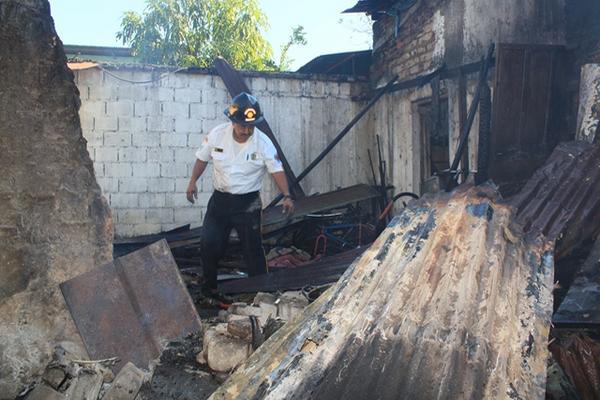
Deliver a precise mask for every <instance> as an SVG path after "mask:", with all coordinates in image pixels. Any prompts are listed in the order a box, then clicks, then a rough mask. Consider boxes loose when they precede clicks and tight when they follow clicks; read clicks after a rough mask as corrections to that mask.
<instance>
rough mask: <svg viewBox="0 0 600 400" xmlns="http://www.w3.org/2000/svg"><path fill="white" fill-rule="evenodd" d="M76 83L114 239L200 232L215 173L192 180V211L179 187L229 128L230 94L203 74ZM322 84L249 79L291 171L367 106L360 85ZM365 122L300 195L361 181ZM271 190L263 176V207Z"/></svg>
mask: <svg viewBox="0 0 600 400" xmlns="http://www.w3.org/2000/svg"><path fill="white" fill-rule="evenodd" d="M75 79H76V83H77V85H78V87H79V90H80V95H81V103H82V104H81V109H80V112H79V114H80V118H81V124H82V128H83V134H84V136H85V138H86V139H87V141H88V151H89V153H90V156H91V158H92V160H93V161H94V169H95V173H96V178H97V180H98V183H99V184H100V186H101V188H102V190H103V193H104V195H105V196H106V197H107V198H108V200H109V203H110V206H111V208H112V210H113V216H114V222H115V233H116V235H118V236H132V235H139V234H149V233H156V232H159V231H161V230H168V229H172V228H174V227H177V226H181V225H184V224H187V223H191V224H192V226H197V225H200V224H201V222H202V218H203V214H204V211H205V207H206V204H207V202H208V199H209V197H210V194H211V193H212V181H211V170H212V169H211V168H209V169H208V170H207V172H206V173H205V175H204V176H203V178H201V180H200V181H199V185H198V189H199V192H200V193H199V199H198V201H197V203H196V204H195V205H191V204H189V203H188V202H187V200H186V198H185V190H186V187H187V184H188V182H189V177H190V175H191V169H192V166H193V164H194V161H195V157H194V153H195V152H196V149H197V148H198V146H200V143H201V141H202V138H203V135H206V134H207V133H208V132H209V131H210V130H211V129H212V128H213V127H214V126H216V125H218V124H220V123H223V122H226V121H227V119H226V117H225V116H224V115H223V110H224V109H225V107H226V106H227V104H228V103H229V102H230V97H229V94H228V92H227V90H226V88H225V86H224V84H223V83H222V80H221V78H220V77H218V76H214V75H212V74H210V73H209V72H206V71H204V72H203V71H200V72H195V73H188V72H181V71H180V72H174V71H169V70H166V69H152V70H150V69H148V68H145V69H142V68H140V67H120V68H114V67H112V68H109V67H103V68H98V67H96V68H90V69H86V70H79V71H75ZM328 79H329V80H324V79H323V78H320V77H312V79H311V77H307V76H306V75H294V74H285V75H283V74H272V75H271V74H257V73H252V74H248V75H247V76H246V81H247V82H248V84H249V86H250V88H251V90H252V92H253V93H254V94H255V95H256V96H257V97H258V98H259V100H260V103H261V106H262V108H263V110H264V113H265V115H266V117H267V119H268V121H269V124H270V126H271V128H272V129H273V131H274V132H275V134H276V136H277V138H278V139H279V142H280V144H281V146H282V148H283V150H284V153H285V155H286V157H287V158H288V160H289V162H290V164H291V165H292V168H293V169H294V171H295V173H296V174H299V173H300V172H301V171H302V169H303V168H304V167H306V166H307V165H308V164H309V163H310V162H311V161H312V160H313V159H314V158H315V157H316V156H317V155H318V154H319V152H320V151H321V150H322V149H323V148H325V146H326V145H327V144H328V143H329V142H330V141H331V140H332V139H333V137H335V135H336V134H337V133H338V132H339V131H340V130H341V129H342V128H343V127H344V126H345V124H346V123H347V122H349V121H350V120H351V119H352V117H353V116H354V115H355V114H356V113H357V112H358V110H359V109H360V107H361V106H362V105H363V104H364V101H361V100H357V101H355V100H353V98H354V97H355V96H359V95H361V94H364V93H365V92H366V91H367V90H368V86H367V83H364V82H362V83H361V82H349V81H347V80H344V79H337V80H336V79H331V78H328ZM132 82H144V83H132ZM361 98H364V96H363V97H361ZM367 125H368V118H365V120H364V121H362V122H361V123H359V124H358V125H357V126H356V127H355V128H354V130H355V131H353V132H351V133H350V134H349V135H348V136H347V137H346V138H345V139H344V140H343V141H342V142H340V144H339V145H338V146H337V147H336V148H335V149H334V150H333V151H332V153H331V154H330V155H329V156H328V157H327V158H326V159H325V160H324V161H323V162H322V163H321V164H320V165H319V166H318V167H317V168H316V169H315V170H314V171H313V172H312V173H311V174H310V175H309V176H308V177H307V178H306V180H305V181H303V183H302V185H303V187H304V189H305V191H306V192H307V193H316V192H325V191H328V190H333V189H335V188H337V187H343V186H349V185H353V184H356V183H364V182H367V176H368V175H367V173H366V172H367V169H368V168H369V167H368V164H367V161H366V160H367V155H366V146H365V145H364V143H366V140H367V133H368V129H367ZM276 193H277V191H276V189H275V186H274V185H273V184H272V182H271V180H270V179H266V183H265V185H264V188H263V192H262V195H263V201H264V202H268V201H270V200H271V199H272V198H273V196H274V195H275V194H276Z"/></svg>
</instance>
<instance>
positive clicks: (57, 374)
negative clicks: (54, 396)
mask: <svg viewBox="0 0 600 400" xmlns="http://www.w3.org/2000/svg"><path fill="white" fill-rule="evenodd" d="M66 378H67V374H66V373H65V371H64V370H63V369H62V368H57V367H53V368H46V370H45V371H44V375H43V376H42V379H43V380H44V382H46V383H47V384H48V385H49V386H51V387H52V388H53V389H55V390H59V388H60V385H62V383H63V382H64V381H65V379H66Z"/></svg>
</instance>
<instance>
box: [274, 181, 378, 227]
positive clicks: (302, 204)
mask: <svg viewBox="0 0 600 400" xmlns="http://www.w3.org/2000/svg"><path fill="white" fill-rule="evenodd" d="M378 196H379V192H378V191H377V190H375V189H374V188H373V187H372V186H369V185H364V184H360V185H354V186H350V187H347V188H344V189H339V190H335V191H333V192H328V193H323V194H320V195H316V196H310V197H305V198H302V199H298V200H297V201H296V204H295V209H294V213H293V214H292V215H286V214H284V213H283V212H282V207H281V206H276V207H270V208H267V209H265V210H264V214H263V230H264V231H272V230H274V229H278V227H279V225H282V224H285V225H287V224H292V223H294V222H296V221H298V220H300V219H303V218H305V217H306V216H307V215H308V214H312V213H318V212H321V211H325V210H329V209H332V208H335V207H343V206H346V205H348V204H351V203H355V202H358V201H362V200H368V199H373V198H375V197H378Z"/></svg>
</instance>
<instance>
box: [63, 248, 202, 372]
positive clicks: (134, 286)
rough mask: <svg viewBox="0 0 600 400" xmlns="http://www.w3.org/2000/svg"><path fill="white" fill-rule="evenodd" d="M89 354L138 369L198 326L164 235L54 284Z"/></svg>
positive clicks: (192, 304)
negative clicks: (161, 238)
mask: <svg viewBox="0 0 600 400" xmlns="http://www.w3.org/2000/svg"><path fill="white" fill-rule="evenodd" d="M60 288H61V290H62V293H63V296H64V298H65V300H66V302H67V306H68V307H69V311H70V312H71V315H72V317H73V320H74V321H75V325H76V326H77V329H78V330H79V333H80V335H81V337H82V339H83V342H84V343H85V346H86V349H87V351H88V354H89V356H90V357H91V358H92V359H105V358H110V357H118V358H119V359H120V362H119V363H118V364H116V365H115V372H116V371H118V370H120V368H121V367H122V366H123V365H125V364H126V363H127V362H128V361H131V362H133V363H134V364H135V365H136V366H138V367H140V368H146V367H147V366H148V362H149V361H150V360H152V359H154V358H156V357H158V356H159V355H160V351H161V350H162V349H163V347H164V345H166V343H167V342H169V341H171V340H174V339H176V338H179V337H183V336H185V335H186V334H187V333H189V332H197V331H199V330H200V329H201V325H200V318H199V317H198V314H197V312H196V309H195V307H194V303H193V301H192V299H191V298H190V296H189V294H188V292H187V289H186V287H185V284H184V283H183V280H182V279H181V276H180V275H179V271H178V270H177V265H176V264H175V261H174V260H173V256H172V255H171V251H170V250H169V246H168V245H167V242H166V241H165V240H161V241H159V242H156V243H154V244H152V245H150V246H148V247H145V248H143V249H141V250H138V251H136V252H133V253H130V254H128V255H126V256H124V257H121V258H118V259H116V260H114V261H113V262H112V263H109V264H106V265H103V266H101V267H99V268H96V269H94V270H92V271H89V272H87V273H85V274H82V275H79V276H77V277H76V278H73V279H71V280H69V281H66V282H64V283H62V284H61V285H60Z"/></svg>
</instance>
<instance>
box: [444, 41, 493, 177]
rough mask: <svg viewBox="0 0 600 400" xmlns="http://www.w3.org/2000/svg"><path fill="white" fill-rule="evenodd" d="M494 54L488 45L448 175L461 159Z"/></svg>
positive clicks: (453, 170) (491, 47) (453, 172)
mask: <svg viewBox="0 0 600 400" xmlns="http://www.w3.org/2000/svg"><path fill="white" fill-rule="evenodd" d="M493 54H494V44H493V43H492V44H491V45H490V48H489V49H488V53H487V56H486V58H485V61H483V60H482V64H481V72H480V73H479V83H478V84H477V90H476V91H475V96H474V97H473V101H472V102H471V107H469V114H468V115H467V122H466V123H465V126H464V129H463V131H462V133H461V135H460V142H459V143H458V148H457V149H456V154H455V155H454V161H452V165H451V166H450V174H451V175H452V174H455V172H456V170H457V168H458V164H459V162H460V159H461V157H462V153H463V151H464V149H465V146H466V145H467V143H468V140H469V132H470V131H471V126H472V125H473V121H474V120H475V113H476V112H477V107H478V105H479V98H480V97H481V88H482V86H483V83H484V82H485V81H486V80H487V74H488V70H489V66H490V63H491V60H492V56H493ZM456 178H457V176H456V174H455V176H453V177H452V180H453V181H454V183H456Z"/></svg>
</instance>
